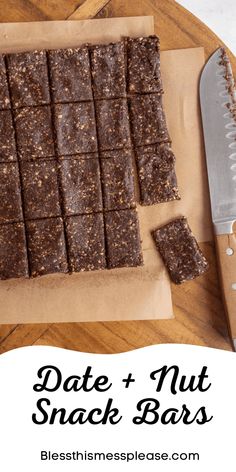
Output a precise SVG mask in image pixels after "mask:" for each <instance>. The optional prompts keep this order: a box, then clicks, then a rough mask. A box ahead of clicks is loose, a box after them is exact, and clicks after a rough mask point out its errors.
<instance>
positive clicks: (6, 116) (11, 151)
mask: <svg viewBox="0 0 236 472" xmlns="http://www.w3.org/2000/svg"><path fill="white" fill-rule="evenodd" d="M10 161H17V155H16V142H15V132H14V128H13V123H12V115H11V111H10V110H2V111H0V162H10Z"/></svg>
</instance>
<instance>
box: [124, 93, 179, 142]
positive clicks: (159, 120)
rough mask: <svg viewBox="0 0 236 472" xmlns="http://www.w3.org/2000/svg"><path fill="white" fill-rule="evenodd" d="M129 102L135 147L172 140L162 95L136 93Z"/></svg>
mask: <svg viewBox="0 0 236 472" xmlns="http://www.w3.org/2000/svg"><path fill="white" fill-rule="evenodd" d="M129 103H130V117H131V129H132V135H133V143H134V146H135V147H136V146H144V145H145V144H156V143H161V142H169V141H170V136H169V133H168V130H167V125H166V118H165V114H164V110H163V104H162V96H161V95H159V94H150V95H135V96H133V97H132V98H131V99H130V102H129Z"/></svg>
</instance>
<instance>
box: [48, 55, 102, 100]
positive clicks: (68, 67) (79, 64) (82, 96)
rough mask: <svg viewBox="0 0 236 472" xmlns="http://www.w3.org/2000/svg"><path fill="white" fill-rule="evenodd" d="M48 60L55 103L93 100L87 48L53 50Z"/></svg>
mask: <svg viewBox="0 0 236 472" xmlns="http://www.w3.org/2000/svg"><path fill="white" fill-rule="evenodd" d="M48 58H49V68H50V75H51V87H52V96H53V101H54V102H55V103H60V102H75V101H78V102H79V101H84V100H92V99H93V94H92V86H91V73H90V62H89V51H88V47H87V46H82V47H80V48H75V49H72V48H68V49H55V50H53V51H49V52H48Z"/></svg>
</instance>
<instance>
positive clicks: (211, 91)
mask: <svg viewBox="0 0 236 472" xmlns="http://www.w3.org/2000/svg"><path fill="white" fill-rule="evenodd" d="M200 102H201V112H202V122H203V133H204V141H205V150H206V160H207V172H208V181H209V188H210V199H211V211H212V220H213V226H214V232H215V237H216V247H217V254H218V263H219V270H220V275H221V282H222V290H223V296H224V301H225V307H226V312H227V316H228V325H229V330H230V335H231V338H232V342H233V348H234V350H235V351H236V234H235V233H234V231H233V224H234V222H235V221H236V90H235V84H234V79H233V74H232V69H231V65H230V62H229V59H228V56H227V54H226V52H225V50H224V49H223V48H220V49H218V50H217V51H216V52H215V53H214V54H213V55H212V56H211V57H210V59H209V61H208V62H207V64H206V65H205V67H204V69H203V72H202V75H201V80H200Z"/></svg>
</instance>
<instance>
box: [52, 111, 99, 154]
mask: <svg viewBox="0 0 236 472" xmlns="http://www.w3.org/2000/svg"><path fill="white" fill-rule="evenodd" d="M55 127H56V132H57V146H58V154H59V156H65V155H73V154H83V153H91V152H96V151H97V136H96V124H95V115H94V105H93V102H81V103H68V104H63V105H55Z"/></svg>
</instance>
